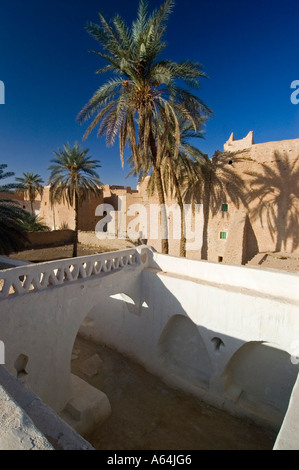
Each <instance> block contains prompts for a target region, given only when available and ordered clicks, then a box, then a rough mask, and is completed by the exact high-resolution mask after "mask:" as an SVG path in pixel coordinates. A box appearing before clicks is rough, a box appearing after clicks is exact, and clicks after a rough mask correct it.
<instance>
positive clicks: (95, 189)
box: [48, 142, 102, 257]
mask: <svg viewBox="0 0 299 470" xmlns="http://www.w3.org/2000/svg"><path fill="white" fill-rule="evenodd" d="M88 152H89V149H84V150H83V149H82V148H81V146H80V145H79V144H78V142H75V144H74V146H73V147H71V146H70V144H65V145H63V148H62V149H59V150H58V151H57V152H54V155H55V156H56V158H54V159H52V160H51V163H52V165H50V166H49V167H48V169H49V170H50V171H51V174H50V179H49V184H50V200H51V203H52V205H53V204H54V203H55V202H61V201H62V200H63V201H65V202H67V204H69V205H70V206H73V207H74V210H75V240H74V246H73V257H76V256H77V247H78V230H79V227H78V220H79V209H80V204H81V203H82V201H83V200H84V199H85V198H86V197H87V196H88V194H90V192H91V193H93V194H95V195H99V194H100V191H101V190H100V186H102V183H101V181H100V180H99V177H98V174H97V172H96V168H98V167H100V166H101V165H100V164H99V161H98V160H92V159H91V157H89V156H88V155H87V154H88Z"/></svg>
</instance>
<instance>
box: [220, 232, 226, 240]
mask: <svg viewBox="0 0 299 470" xmlns="http://www.w3.org/2000/svg"><path fill="white" fill-rule="evenodd" d="M220 239H221V240H226V232H220Z"/></svg>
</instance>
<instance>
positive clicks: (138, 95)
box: [78, 0, 211, 253]
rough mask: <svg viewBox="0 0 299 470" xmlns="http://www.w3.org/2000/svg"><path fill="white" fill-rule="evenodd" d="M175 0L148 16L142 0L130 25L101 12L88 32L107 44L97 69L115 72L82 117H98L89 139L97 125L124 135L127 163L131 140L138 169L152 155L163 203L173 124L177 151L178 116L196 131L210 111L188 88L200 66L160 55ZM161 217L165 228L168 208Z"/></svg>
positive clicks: (111, 138) (111, 136) (111, 134)
mask: <svg viewBox="0 0 299 470" xmlns="http://www.w3.org/2000/svg"><path fill="white" fill-rule="evenodd" d="M173 5H174V1H173V0H166V1H165V2H164V3H163V4H162V5H161V7H160V8H159V9H157V10H155V11H154V12H153V13H152V14H151V15H149V14H148V8H147V3H146V2H145V1H144V0H141V1H140V3H139V8H138V12H137V19H136V21H135V22H133V24H132V26H131V27H128V26H127V25H126V24H125V22H124V20H123V19H122V18H121V17H120V16H119V15H117V16H115V17H114V18H113V19H112V21H111V22H108V21H107V20H106V19H105V17H104V16H103V15H102V14H100V15H99V16H100V24H99V25H97V24H94V23H89V24H88V26H87V31H88V32H89V33H90V34H91V36H92V37H93V38H94V39H96V40H97V41H98V42H99V43H100V45H101V46H102V49H103V52H97V51H93V52H95V54H97V55H98V56H99V57H100V58H102V59H104V61H105V62H106V63H107V65H106V66H104V67H103V68H101V69H100V70H98V71H97V73H103V72H110V73H112V74H113V75H114V78H110V80H108V81H106V83H104V84H103V85H102V86H100V88H99V89H98V90H97V91H96V92H95V93H94V95H93V96H92V98H91V99H90V101H89V102H88V103H87V104H86V105H85V106H84V107H83V109H82V110H81V112H80V113H79V115H78V120H79V121H80V122H85V121H88V120H89V119H90V118H92V117H93V120H92V122H91V124H90V126H89V127H88V129H87V131H86V133H85V135H84V138H86V137H87V136H88V135H89V134H90V132H91V131H92V130H93V129H94V128H96V127H97V126H98V136H104V135H105V136H106V140H107V144H108V145H112V144H113V143H114V142H115V139H116V137H117V135H118V136H119V143H120V157H121V162H122V165H123V158H124V149H125V146H126V144H127V143H128V144H129V146H130V148H131V151H132V157H133V162H134V166H135V170H136V171H139V168H140V162H143V163H144V164H145V165H147V162H146V161H147V160H148V159H150V162H151V165H152V171H153V174H154V177H155V180H156V190H157V194H158V197H159V203H160V205H161V207H162V208H163V207H164V206H165V194H164V188H163V183H162V175H161V161H162V158H163V154H164V151H165V146H166V141H167V134H168V132H169V127H170V126H172V127H173V128H174V139H175V142H176V145H175V155H176V154H177V153H178V148H179V143H180V129H179V123H178V116H179V115H181V116H184V117H185V119H186V120H188V121H189V122H190V123H191V124H192V125H193V127H194V129H195V130H196V129H197V128H198V126H200V125H201V116H202V114H211V110H210V109H209V108H208V107H207V106H206V105H205V104H204V103H203V102H202V101H201V100H200V98H199V97H198V96H196V95H195V94H193V93H191V92H190V91H189V90H188V88H189V87H191V88H194V89H196V90H197V89H198V88H199V80H200V78H202V77H206V75H205V74H204V73H203V71H202V69H201V66H200V65H199V64H198V63H195V62H192V61H189V60H186V61H183V62H181V63H177V62H174V61H171V60H165V59H163V60H161V59H160V55H161V53H162V51H163V50H164V49H165V47H166V43H165V41H164V39H163V36H164V33H165V30H166V24H167V20H168V17H169V15H170V13H171V12H172V9H173ZM181 84H182V85H181ZM161 120H162V121H163V122H164V126H163V127H164V131H163V132H162V134H161V135H159V136H158V135H155V132H154V122H155V121H161ZM175 155H174V157H175ZM162 216H163V219H162V226H163V229H164V230H165V231H166V227H167V218H166V214H165V212H164V213H162ZM162 252H163V253H167V252H168V240H167V236H166V237H165V238H164V239H162Z"/></svg>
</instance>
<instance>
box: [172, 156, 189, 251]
mask: <svg viewBox="0 0 299 470" xmlns="http://www.w3.org/2000/svg"><path fill="white" fill-rule="evenodd" d="M171 169H172V173H173V182H174V187H175V193H176V198H177V202H178V205H179V208H180V214H181V221H180V222H181V237H180V256H181V257H183V258H185V257H186V234H185V214H184V204H183V199H182V194H181V191H180V185H179V182H178V179H177V177H176V174H175V172H174V170H173V161H172V160H171Z"/></svg>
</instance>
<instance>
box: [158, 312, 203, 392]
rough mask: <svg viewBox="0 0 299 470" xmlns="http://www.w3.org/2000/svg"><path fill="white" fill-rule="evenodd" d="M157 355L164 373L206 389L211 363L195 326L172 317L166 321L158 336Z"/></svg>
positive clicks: (179, 316) (190, 322)
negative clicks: (168, 372) (169, 372)
mask: <svg viewBox="0 0 299 470" xmlns="http://www.w3.org/2000/svg"><path fill="white" fill-rule="evenodd" d="M157 353H158V357H159V358H160V360H161V362H163V365H164V366H165V367H166V368H167V370H168V371H169V370H171V371H172V372H173V373H175V374H176V375H178V376H180V377H183V378H185V379H187V380H188V381H190V382H192V383H196V384H197V385H200V386H204V387H208V385H209V379H210V376H211V373H212V363H211V361H210V358H209V355H208V352H207V349H206V346H205V343H204V341H203V338H202V336H201V334H200V332H199V329H198V327H197V326H196V324H195V323H194V322H192V321H191V320H190V319H189V318H188V317H186V316H184V315H174V316H173V317H172V318H171V319H170V320H169V321H168V323H167V324H166V326H165V327H164V329H163V331H162V334H161V336H160V339H159V342H158V346H157Z"/></svg>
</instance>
